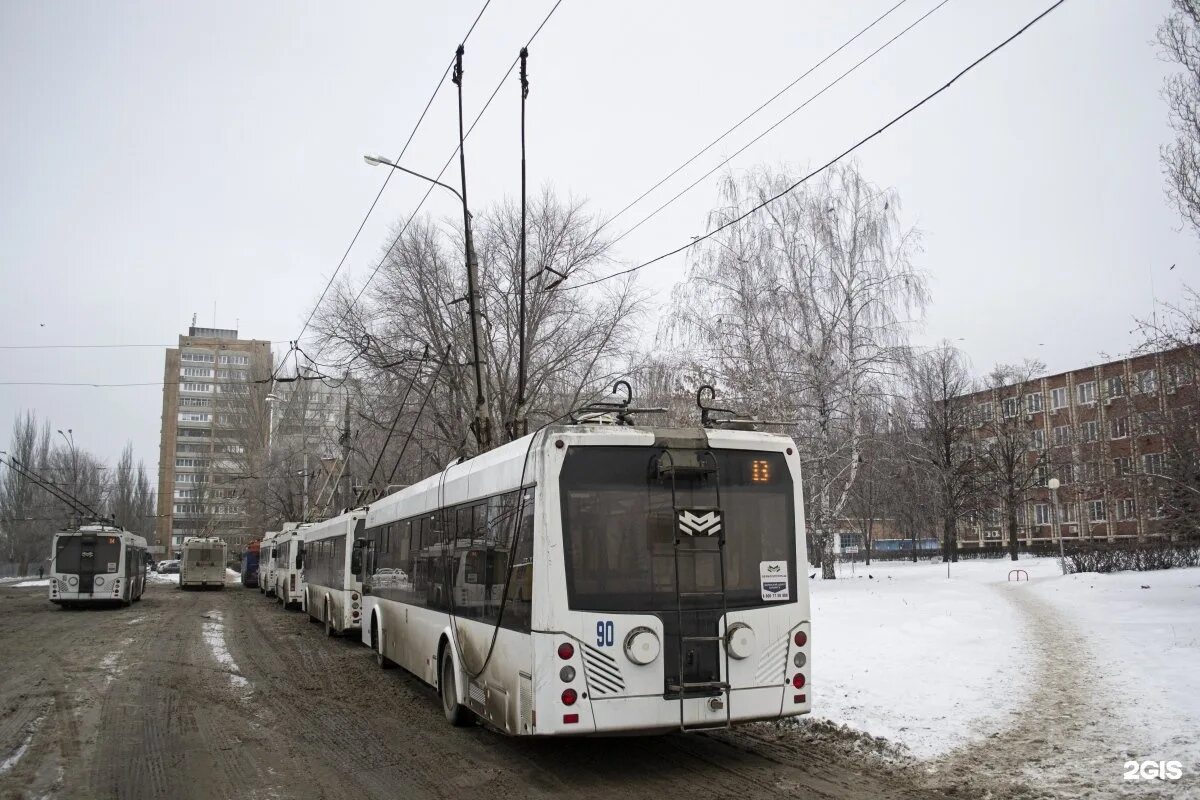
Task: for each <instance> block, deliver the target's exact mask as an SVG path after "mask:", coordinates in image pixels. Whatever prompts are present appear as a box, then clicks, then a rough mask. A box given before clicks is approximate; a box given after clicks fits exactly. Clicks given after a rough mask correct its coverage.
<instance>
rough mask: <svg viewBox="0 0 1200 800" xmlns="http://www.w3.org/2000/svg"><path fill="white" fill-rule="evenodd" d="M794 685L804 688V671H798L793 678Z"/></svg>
mask: <svg viewBox="0 0 1200 800" xmlns="http://www.w3.org/2000/svg"><path fill="white" fill-rule="evenodd" d="M792 686H795V687H796V688H797V689H803V688H804V673H803V672H797V673H796V675H795V677H793V678H792Z"/></svg>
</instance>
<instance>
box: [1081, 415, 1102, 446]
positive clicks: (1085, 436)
mask: <svg viewBox="0 0 1200 800" xmlns="http://www.w3.org/2000/svg"><path fill="white" fill-rule="evenodd" d="M1099 438H1100V423H1099V422H1096V420H1094V419H1091V420H1088V421H1087V422H1083V423H1080V425H1079V441H1081V442H1094V441H1096V440H1097V439H1099Z"/></svg>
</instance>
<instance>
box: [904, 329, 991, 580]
mask: <svg viewBox="0 0 1200 800" xmlns="http://www.w3.org/2000/svg"><path fill="white" fill-rule="evenodd" d="M906 372H907V379H908V385H909V391H910V397H909V398H908V403H909V404H910V405H909V410H908V413H909V414H911V416H912V418H913V421H914V425H913V433H914V434H915V435H914V436H913V437H912V438H911V445H910V447H911V451H912V452H913V453H914V454H915V456H916V458H917V460H918V462H919V463H920V465H921V466H922V467H923V468H924V469H925V470H927V471H928V472H929V474H930V477H931V478H932V481H933V484H934V487H935V493H934V495H933V497H932V499H933V500H934V501H935V502H934V508H935V511H936V515H937V517H938V518H939V520H940V521H941V527H942V560H943V561H947V560H952V561H957V560H958V523H959V521H960V520H961V519H963V518H964V517H965V516H966V515H967V514H969V513H970V512H972V511H974V510H975V508H976V500H977V497H978V487H977V484H978V480H979V470H978V464H977V463H976V460H975V455H974V451H973V449H972V448H971V446H970V441H969V440H970V436H971V427H972V426H971V409H970V408H969V407H968V406H967V405H966V404H965V403H964V402H963V401H962V398H963V397H964V396H965V395H968V394H970V393H971V392H972V391H974V385H973V381H972V379H971V376H970V372H969V370H968V369H967V364H966V360H965V359H964V358H963V355H962V353H961V352H960V351H959V350H957V349H955V348H954V347H951V346H950V344H949V343H948V342H943V343H942V344H941V345H939V346H938V347H936V348H934V349H932V350H929V351H926V352H923V353H919V354H917V353H914V354H913V355H912V357H911V358H910V359H909V360H908V362H907V370H906Z"/></svg>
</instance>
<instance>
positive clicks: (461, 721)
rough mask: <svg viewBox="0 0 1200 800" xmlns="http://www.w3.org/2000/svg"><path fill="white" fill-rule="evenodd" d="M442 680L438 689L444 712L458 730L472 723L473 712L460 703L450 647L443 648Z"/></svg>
mask: <svg viewBox="0 0 1200 800" xmlns="http://www.w3.org/2000/svg"><path fill="white" fill-rule="evenodd" d="M441 662H442V664H441V666H442V679H441V680H440V681H438V688H439V689H440V690H441V694H442V711H443V712H445V714H446V720H447V721H448V722H449V723H450V724H451V725H453V726H454V727H456V728H461V727H464V726H466V725H469V724H470V723H471V711H470V709H468V708H467V707H466V706H464V705H462V704H460V703H459V702H458V689H457V688H456V687H455V685H454V656H452V655H451V654H450V648H449V646H447V647H444V648H442V655H441Z"/></svg>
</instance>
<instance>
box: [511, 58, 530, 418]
mask: <svg viewBox="0 0 1200 800" xmlns="http://www.w3.org/2000/svg"><path fill="white" fill-rule="evenodd" d="M528 60H529V48H527V47H522V48H521V305H520V308H519V309H518V312H517V340H518V344H517V346H518V350H517V353H518V355H517V409H516V419H515V420H513V424H512V431H511V436H512V438H513V439H519V438H521V437H522V436H524V435H525V434H526V433H528V432H529V423H528V420H526V418H525V373H526V371H527V369H528V367H527V364H526V360H527V358H528V355H527V354H526V352H525V287H526V283H527V282H528V280H529V279H528V277H527V271H526V266H525V264H526V254H525V241H526V231H525V217H526V207H527V200H526V192H525V99H526V98H527V97H529V73H528V71H527V70H526V62H527V61H528Z"/></svg>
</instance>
